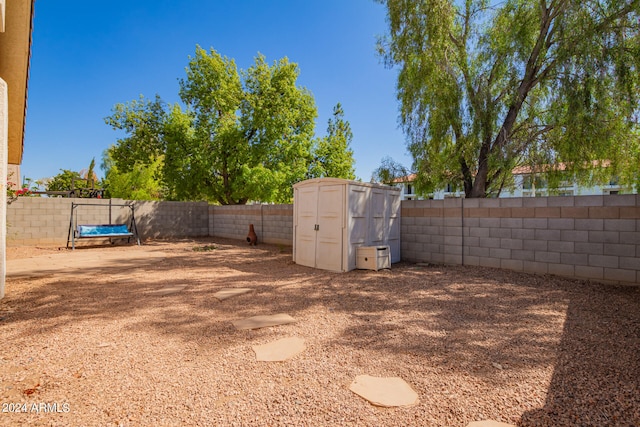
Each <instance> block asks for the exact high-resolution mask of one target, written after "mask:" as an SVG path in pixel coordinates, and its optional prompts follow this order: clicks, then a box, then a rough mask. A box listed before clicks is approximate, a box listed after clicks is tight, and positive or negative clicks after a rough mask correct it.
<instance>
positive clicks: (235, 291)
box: [213, 288, 253, 301]
mask: <svg viewBox="0 0 640 427" xmlns="http://www.w3.org/2000/svg"><path fill="white" fill-rule="evenodd" d="M252 290H253V289H251V288H224V289H220V290H219V291H218V292H216V293H215V294H213V297H214V298H216V299H217V300H219V301H222V300H225V299H227V298H231V297H235V296H236V295H242V294H246V293H247V292H250V291H252Z"/></svg>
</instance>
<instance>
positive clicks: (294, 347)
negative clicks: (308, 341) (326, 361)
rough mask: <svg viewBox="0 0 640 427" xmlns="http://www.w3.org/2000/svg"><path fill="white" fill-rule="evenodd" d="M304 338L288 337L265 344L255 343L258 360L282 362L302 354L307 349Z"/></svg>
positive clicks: (254, 347)
mask: <svg viewBox="0 0 640 427" xmlns="http://www.w3.org/2000/svg"><path fill="white" fill-rule="evenodd" d="M305 348H306V347H305V345H304V339H302V338H298V337H287V338H282V339H279V340H277V341H273V342H270V343H268V344H263V345H254V346H253V351H255V352H256V360H257V361H259V362H282V361H284V360H287V359H291V358H292V357H293V356H295V355H297V354H300V353H302V352H303V351H304V349H305Z"/></svg>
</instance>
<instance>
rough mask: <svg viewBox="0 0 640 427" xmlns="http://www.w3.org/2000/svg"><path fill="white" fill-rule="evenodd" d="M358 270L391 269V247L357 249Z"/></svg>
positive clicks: (363, 247) (361, 247)
mask: <svg viewBox="0 0 640 427" xmlns="http://www.w3.org/2000/svg"><path fill="white" fill-rule="evenodd" d="M356 253H357V256H356V268H358V269H361V270H376V271H378V270H380V269H382V268H391V250H390V248H389V246H360V247H358V248H357V249H356Z"/></svg>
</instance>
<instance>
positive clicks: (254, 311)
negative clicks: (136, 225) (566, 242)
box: [0, 239, 640, 426]
mask: <svg viewBox="0 0 640 427" xmlns="http://www.w3.org/2000/svg"><path fill="white" fill-rule="evenodd" d="M8 251H9V253H8V258H9V259H16V258H20V257H26V256H31V255H38V254H43V255H45V254H52V253H56V252H61V251H57V250H56V249H52V248H34V249H33V250H31V251H29V250H26V249H24V248H23V249H20V250H15V249H14V250H12V249H11V248H8ZM79 251H97V252H104V253H107V252H112V251H121V252H123V253H124V254H126V255H125V256H127V257H129V258H130V259H131V260H135V262H129V263H127V266H126V267H124V268H121V267H118V266H114V265H113V264H109V265H108V266H105V265H81V266H78V270H77V271H74V272H73V274H64V275H50V276H43V277H34V278H12V277H9V278H7V285H6V296H5V298H4V299H3V300H1V301H0V336H1V337H2V351H1V353H0V379H1V381H2V382H1V387H0V394H1V401H2V405H3V406H2V413H1V414H0V425H16V426H18V425H32V426H35V425H43V426H49V425H54V426H57V425H60V426H69V425H70V426H76V425H77V426H81V425H82V426H94V425H95V426H182V425H194V426H211V425H221V426H244V425H264V426H280V425H295V426H324V425H336V426H337V425H354V426H355V425H358V426H396V425H397V426H409V425H415V426H466V425H467V424H468V423H469V422H471V421H479V420H485V419H493V420H497V421H502V422H506V423H511V424H515V425H522V426H574V425H575V426H637V425H640V288H637V287H614V286H607V285H602V284H597V283H590V282H584V281H575V280H565V279H561V278H558V277H552V276H537V275H526V274H518V273H513V272H508V271H501V270H495V269H483V268H472V267H454V266H439V265H426V264H410V263H399V264H394V265H393V268H392V269H391V270H381V271H378V272H375V271H365V270H356V271H352V272H349V273H331V272H326V271H322V270H315V269H311V268H307V267H302V266H299V265H296V264H294V263H293V262H292V261H291V249H290V248H288V247H278V246H274V245H262V244H261V245H258V246H257V247H249V246H247V245H245V244H243V242H238V241H231V240H224V239H207V240H184V241H177V242H158V241H153V242H147V244H145V245H144V246H143V247H137V246H115V247H94V248H89V249H78V250H76V252H79ZM144 251H157V252H162V253H163V254H164V258H163V259H160V258H158V257H154V258H153V259H151V260H149V261H146V260H145V257H144V256H143V254H144V253H146V252H144ZM236 287H237V288H252V289H253V291H251V292H248V293H245V294H242V295H237V296H234V297H232V298H229V299H226V300H224V301H219V300H217V299H215V298H214V297H213V294H214V293H216V292H217V291H219V290H220V289H222V288H236ZM163 289H165V290H166V289H169V291H168V292H163V291H162V290H163ZM274 313H287V314H289V315H291V316H293V317H294V318H295V319H296V322H295V323H291V324H287V325H281V326H275V327H268V328H263V329H257V330H236V329H235V328H234V327H233V324H232V321H234V320H238V319H242V318H246V317H250V316H256V315H266V314H274ZM284 337H300V338H304V340H305V343H306V349H305V350H304V351H303V352H302V353H301V354H298V355H297V356H295V357H294V358H292V359H290V360H287V361H284V362H258V361H256V358H255V353H254V352H253V350H252V346H254V345H260V344H266V343H269V342H271V341H275V340H277V339H280V338H284ZM358 375H371V376H379V377H400V378H402V379H404V380H405V381H406V382H407V383H408V384H409V385H410V386H411V387H412V388H413V390H415V391H416V392H417V394H418V396H419V403H418V404H417V405H415V406H411V407H405V408H381V407H376V406H373V405H371V404H369V403H368V402H367V401H365V400H364V399H362V398H361V397H359V396H357V395H356V394H354V393H353V392H351V391H350V390H349V384H350V383H351V382H352V381H353V380H354V378H355V377H356V376H358ZM23 409H24V410H26V412H24V411H22V410H23Z"/></svg>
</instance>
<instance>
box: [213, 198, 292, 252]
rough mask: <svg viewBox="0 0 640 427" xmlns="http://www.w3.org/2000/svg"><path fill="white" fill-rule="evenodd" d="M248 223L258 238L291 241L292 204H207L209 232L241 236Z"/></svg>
mask: <svg viewBox="0 0 640 427" xmlns="http://www.w3.org/2000/svg"><path fill="white" fill-rule="evenodd" d="M249 224H253V227H254V229H255V231H256V234H257V235H258V242H265V243H274V244H281V245H288V246H292V245H293V205H245V206H209V230H210V234H209V235H210V236H219V237H228V238H231V239H242V240H244V239H245V238H246V237H247V233H248V232H249Z"/></svg>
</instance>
